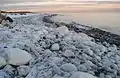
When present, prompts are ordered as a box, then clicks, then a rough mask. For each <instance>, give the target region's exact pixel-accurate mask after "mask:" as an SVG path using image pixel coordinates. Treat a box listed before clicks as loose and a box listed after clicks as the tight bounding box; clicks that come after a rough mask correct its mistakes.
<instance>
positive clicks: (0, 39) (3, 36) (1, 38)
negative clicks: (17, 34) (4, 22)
mask: <svg viewBox="0 0 120 78" xmlns="http://www.w3.org/2000/svg"><path fill="white" fill-rule="evenodd" d="M12 37H13V35H12V33H11V32H9V31H0V43H5V42H7V41H9V40H10V39H12Z"/></svg>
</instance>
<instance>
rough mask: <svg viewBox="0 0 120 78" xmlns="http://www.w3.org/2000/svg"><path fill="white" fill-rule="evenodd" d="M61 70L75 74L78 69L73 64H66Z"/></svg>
mask: <svg viewBox="0 0 120 78" xmlns="http://www.w3.org/2000/svg"><path fill="white" fill-rule="evenodd" d="M61 69H62V70H64V71H66V72H73V71H77V67H76V66H75V65H74V64H71V63H66V64H63V65H62V66H61Z"/></svg>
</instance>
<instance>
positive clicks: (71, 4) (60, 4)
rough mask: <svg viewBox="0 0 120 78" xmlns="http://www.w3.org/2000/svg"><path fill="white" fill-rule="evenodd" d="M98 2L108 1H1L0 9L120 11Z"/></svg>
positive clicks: (109, 4)
mask: <svg viewBox="0 0 120 78" xmlns="http://www.w3.org/2000/svg"><path fill="white" fill-rule="evenodd" d="M94 1H95V2H94ZM99 1H108V0H16V1H14V0H5V1H1V3H0V4H1V5H0V7H1V8H2V9H3V10H9V11H14V10H28V11H37V12H62V11H63V12H70V11H73V12H80V11H101V10H102V11H105V10H107V11H112V10H114V11H115V10H116V11H119V9H120V3H105V4H99ZM112 1H115V0H111V2H112ZM116 1H118V0H116Z"/></svg>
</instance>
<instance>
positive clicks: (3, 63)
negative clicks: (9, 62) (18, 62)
mask: <svg viewBox="0 0 120 78" xmlns="http://www.w3.org/2000/svg"><path fill="white" fill-rule="evenodd" d="M5 65H6V60H5V59H4V58H3V57H0V68H1V67H3V66H5Z"/></svg>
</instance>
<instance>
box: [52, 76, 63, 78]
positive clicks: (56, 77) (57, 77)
mask: <svg viewBox="0 0 120 78" xmlns="http://www.w3.org/2000/svg"><path fill="white" fill-rule="evenodd" d="M52 78H64V77H61V76H59V75H54V76H53V77H52Z"/></svg>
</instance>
